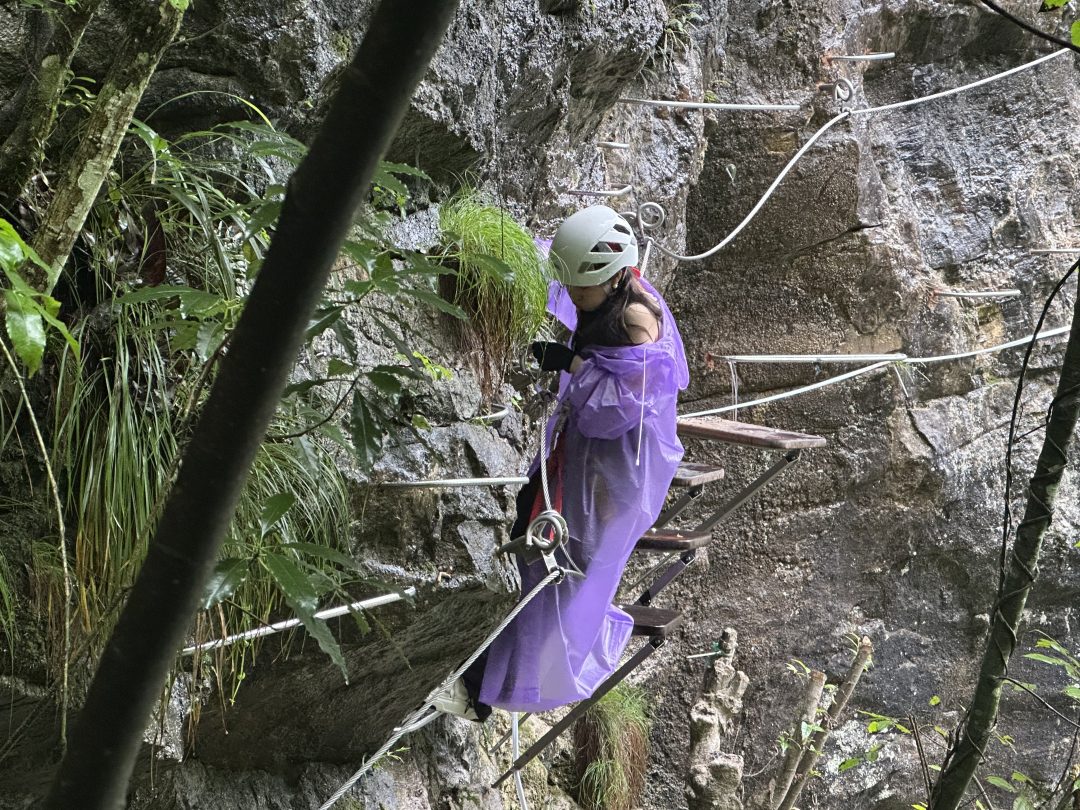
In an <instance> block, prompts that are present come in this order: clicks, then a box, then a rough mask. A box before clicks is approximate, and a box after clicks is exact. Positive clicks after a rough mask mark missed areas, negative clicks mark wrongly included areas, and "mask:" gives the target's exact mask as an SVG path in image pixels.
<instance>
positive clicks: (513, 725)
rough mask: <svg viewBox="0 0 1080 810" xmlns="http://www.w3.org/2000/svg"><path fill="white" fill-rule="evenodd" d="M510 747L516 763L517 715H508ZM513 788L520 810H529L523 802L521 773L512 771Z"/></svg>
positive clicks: (517, 744)
mask: <svg viewBox="0 0 1080 810" xmlns="http://www.w3.org/2000/svg"><path fill="white" fill-rule="evenodd" d="M510 732H511V737H510V746H511V748H512V749H513V750H512V751H511V753H512V754H513V757H514V762H517V758H518V753H519V752H518V746H519V744H520V742H519V740H518V713H517V712H511V713H510ZM514 787H515V788H517V796H518V801H519V802H520V803H521V810H529V804H528V802H526V801H525V786H524V785H523V784H522V783H521V771H514Z"/></svg>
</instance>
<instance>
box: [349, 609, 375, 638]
mask: <svg viewBox="0 0 1080 810" xmlns="http://www.w3.org/2000/svg"><path fill="white" fill-rule="evenodd" d="M349 615H350V616H352V617H353V621H355V622H356V626H357V627H358V628H359V629H360V635H362V636H366V635H367V634H368V633H370V632H371V625H370V624H368V620H367V617H366V616H365V615H364V611H363V610H350V611H349Z"/></svg>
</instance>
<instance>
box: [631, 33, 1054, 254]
mask: <svg viewBox="0 0 1080 810" xmlns="http://www.w3.org/2000/svg"><path fill="white" fill-rule="evenodd" d="M1066 53H1069V51H1068V49H1062V50H1060V51H1055V52H1054V53H1051V54H1047V55H1046V56H1042V57H1040V58H1038V59H1036V60H1034V61H1032V62H1027V63H1025V64H1023V65H1019V66H1017V67H1014V68H1011V69H1010V70H1006V71H1003V72H1002V73H997V74H995V75H993V76H988V77H987V78H985V79H980V80H979V81H977V82H972V83H971V84H965V85H962V86H961V87H954V88H953V89H952V90H944V91H942V92H940V93H934V94H933V95H929V96H923V97H921V98H913V99H910V100H908V101H899V102H897V103H895V104H884V105H882V106H880V107H867V108H865V109H861V110H844V111H843V112H841V113H840V114H839V115H838V116H836V117H835V118H833V119H832V120H830V121H829V122H828V123H826V124H825V126H823V127H822V128H821V129H819V130H818V131H817V132H815V133H814V135H813V137H811V138H810V140H808V141H807V142H806V143H805V144H804V145H803V147H802V149H800V150H799V151H798V152H796V153H795V157H793V158H792V159H791V161H790V162H789V163H788V164H787V166H785V167H784V170H783V171H782V172H780V174H779V176H777V178H776V179H775V180H774V181H773V184H772V185H771V186H769V188H768V190H767V191H766V192H765V196H763V197H762V198H761V199H760V200H759V201H758V204H757V205H755V206H754V208H753V209H752V210H751V211H750V213H749V214H747V216H746V219H744V220H743V221H742V222H740V223H739V224H738V226H736V228H735V230H733V231H732V232H731V233H730V234H728V235H727V236H726V237H725V238H724V240H723V241H722V242H720V244H718V245H717V246H716V247H714V248H712V249H711V250H707V251H705V252H704V253H699V254H697V255H695V256H680V255H679V254H678V253H675V252H673V251H671V250H668V249H667V248H666V247H664V246H663V245H661V244H660V243H659V242H657V244H656V248H657V250H660V251H661V252H663V253H664V254H665V255H667V256H670V257H671V258H673V259H677V260H678V261H683V262H697V261H701V260H703V259H707V258H709V257H710V256H712V255H714V254H715V253H716V252H717V251H719V250H721V249H722V248H724V247H726V246H727V245H729V244H731V241H732V240H733V239H734V238H735V237H736V236H738V235H739V233H740V232H741V231H742V230H743V228H745V227H746V226H747V225H749V224H750V221H751V220H752V219H753V218H754V217H756V216H757V214H758V212H759V211H760V210H761V208H762V206H764V205H765V202H766V201H767V200H768V199H769V197H771V196H772V193H773V192H774V191H776V187H777V186H778V185H780V181H781V180H783V179H784V177H786V176H787V173H788V172H789V171H791V169H792V168H794V166H795V164H796V163H798V162H799V160H800V159H801V158H802V156H803V155H805V154H806V152H807V151H808V150H809V149H810V147H811V146H813V145H814V143H815V142H816V141H817V140H818V138H820V137H821V136H822V135H824V134H825V132H826V131H827V130H829V129H830V128H831V127H832V126H833V125H834V124H836V123H838V122H840V121H842V120H843V119H845V118H847V117H848V116H849V115H870V114H872V113H882V112H890V111H892V110H898V109H901V108H902V107H911V106H914V105H916V104H923V103H925V102H928V101H935V100H936V99H940V98H945V97H947V96H952V95H956V94H957V93H963V92H965V91H967V90H973V89H975V88H976V87H982V86H983V85H985V84H990V83H991V82H996V81H998V80H1000V79H1004V78H1006V77H1008V76H1012V75H1014V74H1016V73H1020V72H1021V71H1024V70H1028V69H1029V68H1033V67H1035V66H1036V65H1041V64H1042V63H1043V62H1046V61H1048V60H1050V59H1054V58H1056V57H1058V56H1061V55H1062V54H1066ZM620 101H634V100H633V99H620ZM637 103H641V102H640V101H638V102H637ZM668 103H669V104H672V105H674V104H675V102H668Z"/></svg>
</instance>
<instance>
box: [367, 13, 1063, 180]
mask: <svg viewBox="0 0 1080 810" xmlns="http://www.w3.org/2000/svg"><path fill="white" fill-rule="evenodd" d="M1062 2H1068V0H1062ZM379 169H380V170H382V171H384V172H393V173H394V174H408V175H411V176H413V177H420V178H423V179H424V180H427V181H429V182H433V181H432V180H431V178H430V177H428V176H427V174H426V173H425V172H423V171H421V170H420V169H417V168H415V167H414V166H409V165H408V164H405V163H391V162H390V161H388V160H384V161H382V162H380V163H379Z"/></svg>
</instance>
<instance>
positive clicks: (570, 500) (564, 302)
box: [480, 279, 689, 712]
mask: <svg viewBox="0 0 1080 810" xmlns="http://www.w3.org/2000/svg"><path fill="white" fill-rule="evenodd" d="M641 283H642V285H643V286H644V288H645V290H646V291H648V292H649V293H650V294H651V295H653V296H655V297H656V299H657V301H659V302H660V307H661V309H662V310H663V321H662V329H661V335H660V339H659V340H657V341H656V342H655V343H646V344H642V345H639V346H615V347H613V346H588V347H586V348H585V349H583V350H582V351H581V357H582V360H583V362H582V364H581V367H580V368H579V369H578V371H577V373H576V374H574V375H570V374H567V373H565V372H564V373H563V374H562V379H561V385H560V390H559V404H558V406H557V408H556V410H555V413H554V415H553V416H552V417H551V419H549V420H548V424H547V428H546V431H545V435H546V438H547V442H548V445H547V446H548V447H550V441H551V432H552V430H553V428H554V425H555V422H556V419H557V418H558V415H559V413H560V412H561V411H562V405H563V403H564V402H567V403H569V418H568V420H567V422H566V425H565V427H564V428H563V432H562V434H561V436H560V438H559V441H560V442H561V443H563V452H564V453H565V456H564V466H563V471H562V476H563V508H562V513H563V517H565V518H566V523H567V526H568V528H569V530H570V535H571V540H570V541H568V543H567V546H566V548H567V550H568V552H569V554H570V556H571V557H572V558H573V559H574V561H575V562H576V563H577V564H578V565H579V566H580V567H581V569H582V570H583V571H585V572H586V577H585V578H584V579H582V578H580V577H572V576H568V577H566V578H565V579H564V580H563V581H562V582H561V583H559V584H557V585H555V584H553V585H548V586H547V587H546V588H544V589H543V591H542V592H540V593H539V594H537V596H536V598H535V599H534V600H533V601H532V602H531V603H529V605H528V606H527V607H526V608H525V609H524V610H523V611H522V612H521V613H520V614H518V616H517V617H516V618H515V619H514V621H513V622H512V623H511V624H510V625H509V626H508V627H507V628H506V630H504V631H503V633H502V634H501V635H500V636H499V637H498V638H497V639H496V640H495V643H494V644H492V646H491V648H490V653H489V657H488V661H487V667H486V669H485V670H484V681H483V686H482V688H481V690H480V700H481V701H482V702H484V703H487V704H489V705H492V706H497V707H498V708H500V709H505V710H507V711H519V712H524V711H529V712H541V711H546V710H548V709H552V708H554V707H556V706H562V705H565V704H567V703H572V702H574V701H577V700H583V699H585V698H587V697H589V696H590V695H592V693H593V691H595V689H596V687H597V686H599V685H600V684H601V683H602V682H603V681H604V680H606V679H607V677H608V676H609V675H611V673H612V672H614V671H615V669H616V667H617V666H618V664H619V658H620V656H621V655H622V652H623V650H624V649H625V648H626V644H627V642H628V641H629V639H630V633H631V630H632V629H633V621H632V620H631V618H630V617H629V616H628V615H627V614H626V613H624V612H623V611H621V610H619V609H618V608H617V607H615V606H614V605H613V604H612V600H613V599H614V598H615V592H616V590H617V589H618V587H619V580H620V579H621V578H622V572H623V568H624V567H625V566H626V561H627V559H628V558H629V557H630V552H631V551H633V549H634V545H635V544H636V543H637V541H638V539H639V538H640V537H641V536H642V534H644V533H645V531H646V530H647V529H648V528H649V527H650V526H652V524H653V523H654V522H655V521H656V518H657V516H658V515H659V514H660V510H661V508H662V506H663V503H664V496H665V495H666V494H667V491H668V487H669V486H670V485H671V479H672V478H673V477H674V475H675V470H676V468H677V467H678V466H679V461H680V460H681V459H682V455H683V448H682V444H681V443H680V442H679V439H678V437H677V436H676V435H675V405H676V400H677V398H678V393H679V390H680V389H682V388H685V387H686V385H687V383H688V381H689V372H688V370H687V367H686V355H685V354H684V352H683V345H682V339H681V338H680V337H679V330H678V329H677V328H676V326H675V319H674V318H673V317H672V315H671V310H669V309H668V307H667V304H666V303H664V301H663V299H661V298H660V295H659V294H658V293H657V292H656V290H654V289H653V288H652V286H651V285H650V284H649V283H648V282H647V281H645V280H644V279H642V280H641ZM548 309H550V310H551V312H552V313H553V314H554V315H555V316H556V317H557V318H558V319H559V320H560V321H562V322H563V323H564V324H566V326H567V327H569V328H570V329H574V328H575V327H576V325H577V310H576V309H575V308H574V305H573V304H572V303H571V301H570V298H569V296H568V295H567V293H566V291H565V289H563V287H562V285H560V284H557V283H553V284H552V286H551V294H550V296H549V300H548ZM643 368H644V377H645V379H644V389H645V390H644V402H645V407H644V419H642V398H643V397H642V393H643V392H642V370H643ZM639 425H640V427H639ZM639 439H640V463H637V461H638V452H639ZM538 469H539V458H537V459H536V460H534V461H533V465H532V468H531V470H530V475H532V474H533V473H535V472H536V471H537V470H538ZM551 487H552V499H554V498H555V493H554V487H555V483H554V481H552V483H551ZM558 556H560V557H561V556H562V555H561V554H559V555H558ZM518 569H519V570H520V572H521V593H522V594H523V595H524V594H527V593H528V592H529V591H531V590H532V589H533V587H534V586H535V585H536V584H537V583H538V582H539V581H540V580H542V579H543V578H544V576H545V574H546V570H545V568H544V565H543V563H541V562H539V561H538V562H536V563H533V564H532V565H525V564H523V563H521V562H520V561H519V563H518Z"/></svg>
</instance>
